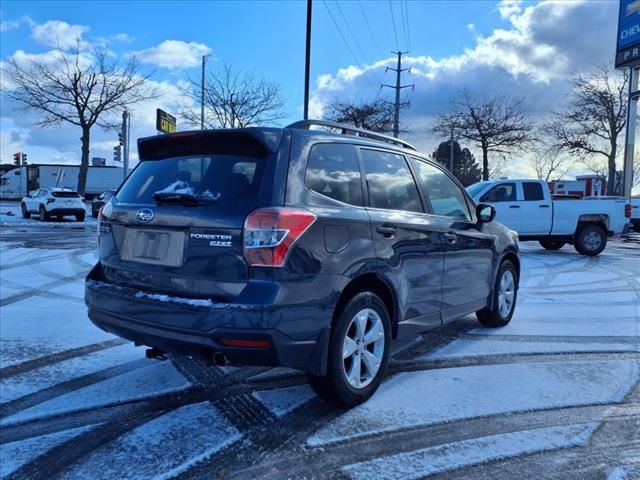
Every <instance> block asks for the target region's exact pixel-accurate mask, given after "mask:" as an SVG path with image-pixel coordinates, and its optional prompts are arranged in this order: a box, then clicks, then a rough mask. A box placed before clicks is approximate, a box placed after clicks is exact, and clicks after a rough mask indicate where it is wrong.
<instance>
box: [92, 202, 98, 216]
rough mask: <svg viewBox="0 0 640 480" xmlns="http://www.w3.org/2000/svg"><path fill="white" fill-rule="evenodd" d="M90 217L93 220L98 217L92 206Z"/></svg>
mask: <svg viewBox="0 0 640 480" xmlns="http://www.w3.org/2000/svg"><path fill="white" fill-rule="evenodd" d="M91 216H92V217H93V218H97V217H98V210H96V207H94V206H93V205H91Z"/></svg>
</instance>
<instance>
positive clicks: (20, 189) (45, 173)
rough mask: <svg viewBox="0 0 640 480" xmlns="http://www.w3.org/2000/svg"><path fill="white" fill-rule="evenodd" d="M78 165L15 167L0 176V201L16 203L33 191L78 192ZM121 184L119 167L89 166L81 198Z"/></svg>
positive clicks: (121, 171)
mask: <svg viewBox="0 0 640 480" xmlns="http://www.w3.org/2000/svg"><path fill="white" fill-rule="evenodd" d="M79 173H80V166H79V165H37V164H34V165H26V166H22V167H15V168H13V169H11V170H9V171H7V172H6V173H5V174H4V175H2V176H0V198H1V199H4V200H19V199H21V198H22V197H24V196H25V195H27V194H28V193H29V192H30V191H32V190H35V189H37V188H53V187H64V188H69V189H71V190H77V189H78V174H79ZM123 180H124V170H123V169H122V168H120V167H94V166H90V167H89V170H88V172H87V184H86V189H85V198H87V199H90V198H92V197H94V196H96V195H99V194H100V193H102V192H104V191H105V190H115V189H117V188H118V187H119V186H120V184H121V183H122V181H123Z"/></svg>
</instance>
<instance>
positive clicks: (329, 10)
mask: <svg viewBox="0 0 640 480" xmlns="http://www.w3.org/2000/svg"><path fill="white" fill-rule="evenodd" d="M322 3H324V6H325V7H326V9H327V12H329V16H330V17H331V20H332V21H333V24H334V25H335V26H336V30H338V33H339V34H340V37H342V41H343V42H344V44H345V45H346V46H347V49H348V50H349V52H351V56H352V57H353V59H354V60H355V62H356V65H359V64H360V62H359V61H358V58H357V57H356V54H355V53H353V49H352V48H351V45H349V42H347V39H346V37H345V36H344V34H343V33H342V30H341V29H340V25H338V22H336V19H335V17H334V16H333V13H331V9H330V8H329V5H327V2H326V1H325V0H322ZM364 78H365V79H366V80H367V82H368V83H369V85H370V86H371V88H373V89H374V90H376V88H375V87H374V86H373V84H372V83H371V80H369V77H368V76H367V74H366V71H365V72H364Z"/></svg>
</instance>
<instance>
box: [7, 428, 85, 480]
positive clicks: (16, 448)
mask: <svg viewBox="0 0 640 480" xmlns="http://www.w3.org/2000/svg"><path fill="white" fill-rule="evenodd" d="M93 427H94V425H91V426H87V427H79V428H74V429H72V430H65V431H62V432H56V433H50V434H48V435H42V436H39V437H33V438H29V439H27V440H20V441H18V442H11V443H4V444H2V445H0V477H2V478H4V477H7V476H8V475H10V474H11V473H13V472H15V471H16V470H18V469H19V468H20V467H22V466H23V465H25V464H26V463H28V462H30V461H31V460H33V459H34V458H36V457H39V456H40V455H42V454H44V453H45V452H47V451H48V450H51V449H52V448H54V447H57V446H58V445H61V444H63V443H64V442H66V441H67V440H71V439H72V438H75V437H78V436H80V435H82V434H83V433H86V432H88V431H89V430H91V429H92V428H93Z"/></svg>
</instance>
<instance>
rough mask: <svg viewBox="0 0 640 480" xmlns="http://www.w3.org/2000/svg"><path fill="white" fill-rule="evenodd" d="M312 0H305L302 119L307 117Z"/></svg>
mask: <svg viewBox="0 0 640 480" xmlns="http://www.w3.org/2000/svg"><path fill="white" fill-rule="evenodd" d="M312 7H313V0H307V45H306V49H305V57H304V120H308V119H309V70H310V68H311V10H312Z"/></svg>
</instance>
